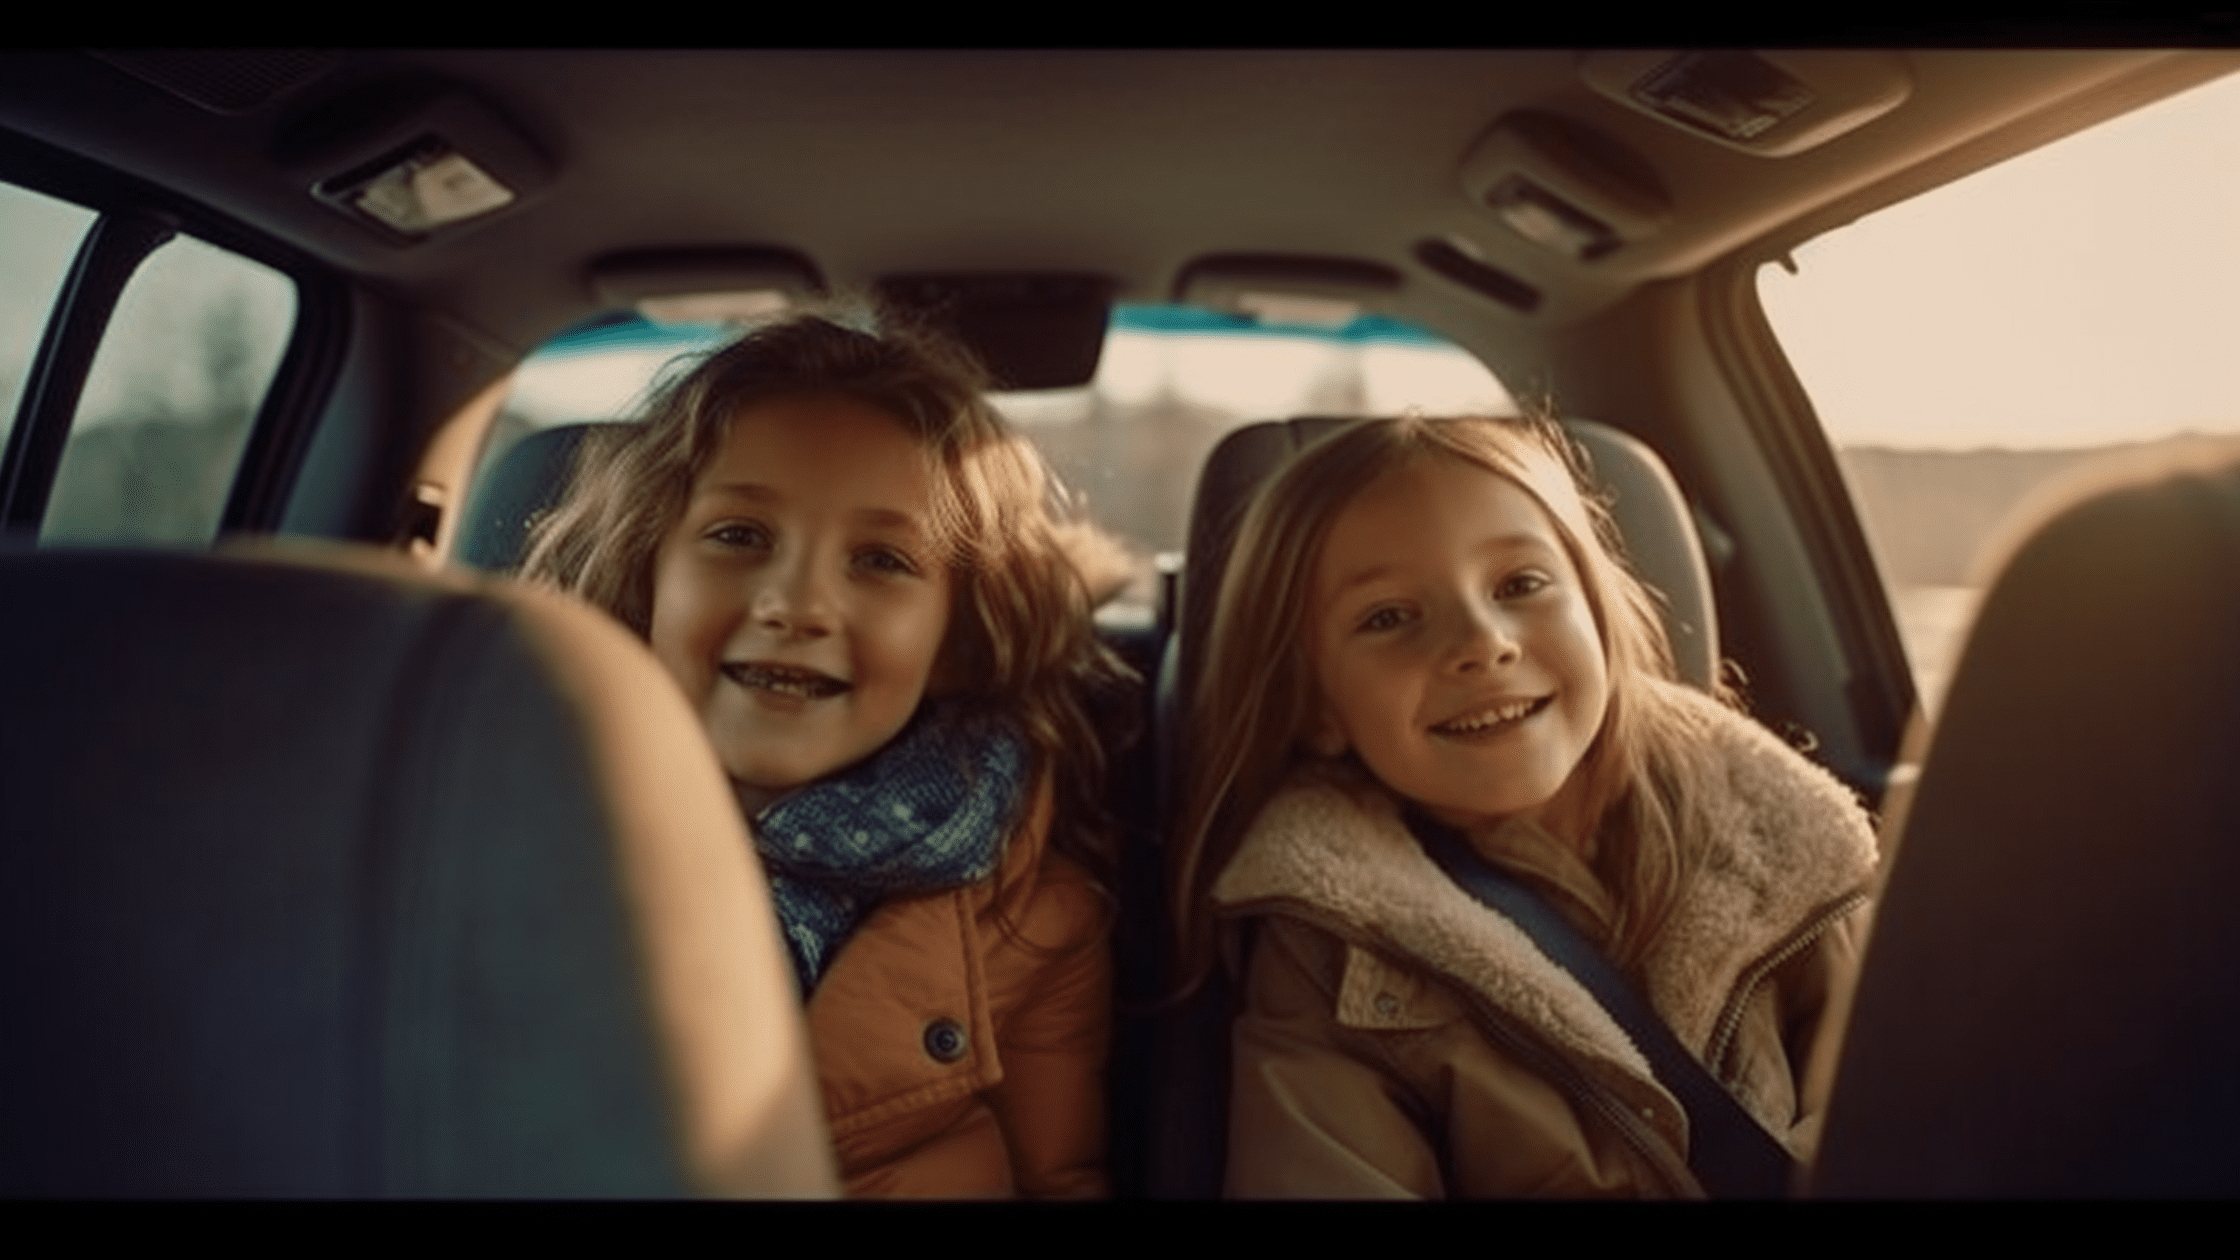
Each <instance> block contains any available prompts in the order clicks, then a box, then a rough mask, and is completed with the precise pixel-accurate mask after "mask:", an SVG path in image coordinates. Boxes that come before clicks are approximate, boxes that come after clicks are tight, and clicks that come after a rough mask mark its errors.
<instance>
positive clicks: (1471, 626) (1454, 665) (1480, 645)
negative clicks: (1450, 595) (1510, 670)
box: [1447, 608, 1524, 674]
mask: <svg viewBox="0 0 2240 1260" xmlns="http://www.w3.org/2000/svg"><path fill="white" fill-rule="evenodd" d="M1523 654H1524V650H1523V648H1521V647H1520V646H1518V643H1517V635H1516V627H1515V626H1513V625H1511V624H1510V623H1509V617H1508V615H1507V614H1506V613H1504V612H1503V611H1502V610H1501V609H1499V608H1471V609H1467V610H1466V611H1464V612H1463V614H1462V624H1461V627H1460V632H1459V635H1458V637H1457V641H1456V643H1455V646H1454V649H1453V651H1452V652H1450V653H1449V655H1448V658H1447V668H1449V669H1450V670H1453V671H1454V672H1456V673H1462V674H1472V673H1480V672H1483V671H1485V670H1489V669H1497V668H1500V667H1502V666H1505V665H1513V664H1515V663H1516V661H1517V658H1518V657H1520V656H1522V655H1523Z"/></svg>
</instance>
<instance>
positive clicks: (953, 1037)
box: [925, 1018, 967, 1063]
mask: <svg viewBox="0 0 2240 1260" xmlns="http://www.w3.org/2000/svg"><path fill="white" fill-rule="evenodd" d="M966 1044H967V1041H966V1038H965V1035H964V1025H962V1024H959V1023H958V1022H957V1021H955V1020H953V1019H947V1018H943V1019H937V1020H935V1021H933V1022H932V1023H930V1024H927V1025H926V1034H925V1046H926V1053H927V1054H929V1055H932V1056H933V1061H934V1062H936V1063H955V1062H956V1061H957V1060H959V1059H961V1058H963V1057H964V1052H965V1047H966Z"/></svg>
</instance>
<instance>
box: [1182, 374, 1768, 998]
mask: <svg viewBox="0 0 2240 1260" xmlns="http://www.w3.org/2000/svg"><path fill="white" fill-rule="evenodd" d="M1420 459H1453V460H1460V461H1462V462H1464V463H1467V464H1471V465H1474V466H1476V467H1479V468H1482V469H1485V470H1486V471H1487V472H1490V473H1493V474H1494V475H1496V476H1499V477H1503V478H1506V479H1507V480H1509V481H1511V482H1513V483H1515V484H1516V485H1518V486H1519V487H1521V488H1523V490H1524V491H1525V493H1527V494H1529V495H1530V496H1532V499H1533V501H1534V502H1536V503H1537V504H1539V506H1540V508H1541V510H1542V511H1544V512H1545V513H1547V516H1548V519H1549V521H1550V522H1551V523H1552V524H1553V525H1554V526H1555V529H1556V533H1557V534H1558V536H1559V537H1560V538H1561V540H1562V543H1563V546H1564V549H1565V550H1566V551H1567V552H1568V553H1569V555H1570V559H1571V562H1572V564H1573V565H1574V566H1575V567H1576V568H1577V570H1578V572H1579V575H1580V579H1581V582H1582V585H1583V586H1584V588H1585V594H1586V599H1587V603H1588V605H1589V607H1590V608H1591V609H1592V611H1593V613H1594V620H1595V626H1596V628H1597V630H1598V631H1599V632H1600V635H1601V639H1602V649H1603V656H1604V661H1605V663H1606V665H1607V667H1608V671H1609V679H1610V697H1609V704H1608V708H1607V709H1606V710H1605V712H1604V715H1603V721H1602V728H1601V730H1600V732H1599V733H1598V734H1597V735H1596V737H1595V739H1594V741H1593V742H1592V743H1591V744H1590V745H1589V747H1588V749H1587V752H1586V755H1585V756H1584V758H1582V760H1581V761H1580V763H1579V765H1578V767H1577V768H1576V769H1575V770H1574V771H1573V773H1574V774H1576V775H1584V776H1585V782H1584V785H1583V786H1584V791H1583V793H1582V797H1583V801H1584V810H1583V817H1584V818H1585V820H1586V825H1587V827H1588V828H1589V829H1590V832H1591V834H1592V835H1594V837H1595V839H1596V845H1595V858H1594V865H1595V868H1596V874H1597V875H1598V876H1599V877H1600V878H1601V879H1602V881H1603V882H1604V884H1605V885H1606V886H1608V887H1609V888H1610V890H1611V891H1612V893H1613V894H1614V900H1615V901H1616V902H1617V905H1618V916H1617V919H1616V922H1615V923H1614V925H1613V929H1612V939H1610V940H1607V941H1604V942H1601V944H1602V945H1603V947H1604V948H1605V949H1606V950H1607V951H1608V952H1609V954H1610V956H1611V957H1612V959H1613V961H1615V962H1616V963H1617V964H1618V965H1619V966H1620V967H1621V968H1624V969H1625V970H1627V971H1629V972H1637V971H1638V969H1639V967H1640V964H1641V962H1642V960H1643V959H1644V958H1645V957H1647V955H1648V954H1649V953H1650V952H1651V951H1652V950H1653V948H1654V947H1655V944H1656V939H1657V935H1658V933H1659V932H1660V931H1661V930H1662V929H1663V927H1664V924H1665V922H1666V920H1667V919H1668V918H1669V916H1670V913H1671V910H1672V906H1673V903H1674V902H1675V900H1676V899H1677V898H1678V896H1679V893H1680V891H1681V890H1682V889H1683V887H1685V885H1686V883H1687V881H1688V880H1689V879H1690V878H1691V877H1692V874H1693V872H1694V869H1695V867H1696V865H1697V858H1698V852H1699V849H1700V847H1701V839H1702V837H1704V836H1705V835H1706V834H1707V832H1706V829H1707V826H1708V824H1707V823H1706V821H1705V820H1704V819H1703V817H1702V816H1701V813H1700V806H1699V805H1698V804H1697V799H1698V796H1699V794H1698V793H1695V792H1692V791H1690V790H1688V789H1689V786H1690V785H1693V784H1698V783H1702V782H1704V781H1706V776H1708V775H1712V774H1715V773H1717V770H1718V768H1717V766H1716V765H1714V764H1710V763H1709V762H1708V760H1707V757H1706V754H1704V752H1703V751H1702V749H1703V747H1704V743H1703V741H1702V739H1701V738H1700V731H1701V728H1702V719H1701V716H1700V714H1699V713H1698V712H1697V711H1696V710H1695V709H1693V708H1691V707H1690V706H1688V705H1686V704H1684V703H1682V702H1681V699H1680V695H1681V688H1682V684H1680V683H1679V682H1678V681H1676V677H1675V674H1674V671H1673V664H1672V649H1671V645H1670V643H1669V641H1668V640H1667V638H1666V635H1665V630H1664V623H1663V621H1662V620H1661V618H1660V616H1659V614H1658V609H1657V601H1656V597H1655V596H1654V595H1653V594H1652V593H1651V592H1650V590H1649V588H1648V587H1647V586H1645V585H1644V584H1643V583H1642V582H1641V580H1640V579H1639V578H1638V577H1636V576H1635V575H1634V573H1633V571H1632V570H1631V569H1630V568H1629V567H1628V565H1627V563H1626V561H1625V557H1624V548H1623V545H1622V543H1621V542H1620V540H1619V537H1618V532H1617V527H1616V526H1615V525H1614V524H1613V523H1612V521H1611V519H1610V515H1609V512H1608V511H1607V509H1606V508H1605V507H1604V505H1603V504H1602V503H1601V501H1600V500H1598V499H1596V498H1595V497H1593V496H1592V495H1590V494H1588V493H1587V492H1585V491H1584V490H1583V489H1582V488H1581V487H1582V484H1583V480H1584V479H1583V476H1582V473H1583V470H1584V459H1583V457H1582V456H1581V455H1580V454H1579V453H1578V452H1577V450H1576V448H1575V447H1574V446H1573V445H1572V443H1571V441H1570V439H1569V438H1568V437H1567V436H1566V435H1565V434H1564V433H1563V430H1562V428H1561V427H1560V426H1559V425H1557V424H1555V423H1553V422H1552V421H1548V420H1543V419H1537V418H1523V419H1516V418H1493V417H1463V418H1446V419H1435V418H1428V417H1423V416H1403V417H1401V418H1398V419H1385V420H1365V421H1362V422H1361V423H1359V424H1355V425H1352V426H1349V427H1348V428H1346V429H1343V430H1341V431H1339V432H1337V433H1335V434H1332V435H1331V436H1329V437H1327V438H1325V439H1323V440H1322V441H1320V442H1318V443H1316V444H1315V445H1314V446H1312V447H1309V448H1308V449H1307V450H1306V451H1304V452H1302V453H1301V454H1300V455H1299V456H1298V457H1297V458H1296V459H1294V460H1292V461H1291V463H1290V464H1289V465H1288V466H1286V467H1285V468H1284V469H1283V470H1282V471H1281V472H1280V473H1279V474H1278V475H1277V476H1276V477H1275V478H1274V479H1273V480H1272V481H1271V482H1270V483H1269V484H1268V485H1267V486H1266V487H1265V488H1263V489H1262V490H1261V492H1260V494H1259V495H1258V496H1257V497H1256V498H1255V499H1254V500H1253V503H1252V505H1251V507H1250V508H1249V509H1248V510H1247V512H1246V514H1245V517H1244V521H1243V523H1242V524H1241V525H1240V526H1239V529H1238V533H1237V540H1236V544H1235V547H1234V550H1233V551H1232V552H1231V555H1230V558H1229V564H1228V568H1227V573H1226V575H1225V577H1224V579H1223V581H1222V584H1221V590H1220V593H1219V595H1218V602H1217V604H1216V608H1215V612H1214V620H1213V629H1212V633H1211V634H1210V636H1209V638H1208V645H1207V650H1206V654H1205V660H1204V661H1203V662H1202V663H1201V664H1200V667H1199V668H1198V670H1197V671H1196V675H1195V683H1196V685H1195V687H1194V693H1195V694H1194V695H1193V697H1192V699H1191V704H1190V722H1189V726H1188V730H1189V733H1190V735H1189V748H1188V749H1187V750H1186V752H1185V761H1184V764H1185V765H1186V766H1187V767H1188V771H1187V775H1188V777H1187V780H1186V790H1185V795H1184V806H1183V812H1182V816H1181V819H1180V822H1179V827H1178V829H1177V831H1176V833H1175V834H1176V837H1177V842H1176V844H1175V847H1174V851H1173V855H1172V869H1171V871H1170V877H1171V883H1172V889H1173V895H1174V897H1175V899H1176V916H1175V917H1176V923H1177V930H1178V934H1179V937H1180V939H1179V941H1178V950H1177V960H1178V974H1177V982H1178V987H1179V988H1180V989H1182V990H1183V991H1187V990H1189V989H1191V988H1195V987H1196V986H1197V984H1199V983H1200V982H1202V981H1203V980H1204V978H1205V977H1206V975H1207V973H1208V971H1209V970H1210V969H1211V967H1212V962H1213V940H1212V937H1213V933H1212V921H1211V920H1212V915H1211V909H1212V907H1211V899H1210V889H1211V887H1212V884H1213V881H1214V879H1215V877H1217V876H1218V875H1219V874H1220V872H1221V870H1222V868H1223V867H1225V866H1226V865H1227V864H1228V862H1229V860H1230V859H1231V858H1232V857H1233V856H1235V854H1236V850H1237V845H1238V843H1239V841H1240V840H1242V838H1243V835H1244V832H1245V829H1246V828H1247V827H1249V826H1250V825H1251V823H1252V820H1253V819H1254V818H1255V817H1256V816H1257V815H1258V814H1259V812H1260V810H1261V809H1262V808H1263V807H1264V806H1265V805H1266V804H1267V803H1268V800H1269V799H1270V798H1271V797H1273V796H1274V795H1275V793H1276V791H1277V789H1278V788H1280V787H1281V786H1282V784H1283V782H1284V780H1285V779H1286V778H1287V777H1288V776H1289V775H1290V774H1291V773H1292V771H1293V770H1294V769H1295V768H1296V767H1297V766H1299V765H1300V764H1301V763H1303V762H1305V761H1307V760H1309V759H1311V758H1313V757H1314V756H1315V754H1314V753H1312V752H1311V751H1309V750H1308V749H1307V747H1306V741H1307V739H1308V737H1309V735H1310V733H1311V732H1312V730H1313V727H1314V721H1315V717H1316V714H1317V713H1318V712H1319V711H1320V701H1319V698H1318V697H1317V695H1316V691H1315V684H1314V678H1315V671H1314V662H1313V660H1312V659H1311V658H1310V650H1311V649H1310V643H1311V638H1310V636H1309V635H1308V633H1307V630H1306V627H1307V624H1308V618H1309V616H1310V615H1311V613H1312V611H1313V610H1312V608H1311V606H1310V605H1311V601H1312V599H1313V586H1314V575H1315V569H1316V566H1317V565H1318V564H1319V563H1320V560H1321V556H1322V548H1323V543H1324V541H1325V540H1326V539H1327V538H1328V537H1329V534H1330V530H1331V527H1332V526H1333V525H1334V524H1335V523H1336V521H1337V519H1338V517H1339V515H1340V514H1341V513H1342V512H1344V510H1345V508H1346V506H1347V505H1348V504H1350V503H1352V502H1353V500H1354V499H1355V497H1356V496H1358V495H1359V494H1360V493H1361V492H1362V491H1363V490H1365V489H1367V488H1368V487H1369V486H1370V485H1371V484H1373V483H1375V482H1376V481H1378V480H1379V479H1381V478H1383V477H1385V476H1386V475H1388V474H1389V473H1392V472H1394V471H1396V470H1398V469H1400V468H1402V467H1403V466H1405V465H1407V464H1408V463H1410V462H1411V461H1415V460H1420ZM1721 698H1722V699H1725V698H1727V697H1725V696H1724V695H1722V697H1721Z"/></svg>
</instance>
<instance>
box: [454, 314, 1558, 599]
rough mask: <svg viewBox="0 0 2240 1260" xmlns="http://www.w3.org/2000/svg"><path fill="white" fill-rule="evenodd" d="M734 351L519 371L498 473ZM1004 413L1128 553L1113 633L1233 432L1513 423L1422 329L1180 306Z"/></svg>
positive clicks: (599, 351)
mask: <svg viewBox="0 0 2240 1260" xmlns="http://www.w3.org/2000/svg"><path fill="white" fill-rule="evenodd" d="M732 335H733V334H732V333H730V332H728V331H727V330H724V329H721V328H715V327H707V326H698V327H690V328H662V327H656V326H655V325H652V324H649V323H647V322H645V321H643V320H640V319H636V318H634V317H617V318H610V319H608V320H604V321H601V322H599V323H597V324H594V325H591V326H586V327H584V328H581V329H578V330H576V331H574V332H571V333H568V334H565V335H563V336H561V337H559V338H557V339H555V340H554V341H553V342H552V343H551V344H550V345H547V346H546V347H544V348H543V349H540V350H539V351H537V352H536V353H535V354H533V355H531V356H530V357H529V358H528V359H527V360H526V361H525V362H524V363H523V364H522V365H521V368H520V370H519V372H518V373H517V374H516V376H515V380H514V387H513V393H512V396H511V397H510V398H509V399H508V401H507V403H506V406H505V409H504V410H503V411H502V412H500V414H499V420H498V424H497V427H496V429H495V430H494V431H493V434H492V439H491V442H490V445H489V457H490V458H494V457H497V456H499V455H501V454H502V453H503V451H504V450H505V449H507V448H508V447H510V446H511V445H512V443H513V442H514V441H517V440H518V439H519V438H520V437H521V436H522V435H523V434H525V433H527V432H528V431H530V430H532V429H537V428H543V427H547V426H550V425H556V424H564V423H570V422H574V421H580V420H597V419H611V418H616V417H627V416H631V415H633V414H635V412H636V410H637V407H638V404H639V403H640V402H641V401H642V400H643V398H644V395H645V393H646V390H647V388H648V386H649V385H650V384H651V382H652V381H653V380H654V378H655V375H656V374H657V373H658V372H659V371H660V370H661V368H662V367H663V365H665V364H667V363H668V362H669V361H670V360H672V359H673V358H674V357H676V356H677V355H678V354H680V353H686V352H690V351H692V350H696V349H705V348H707V347H709V346H713V345H716V344H720V343H721V342H722V341H724V340H726V339H727V338H728V337H730V336H732ZM994 401H995V404H996V406H997V408H998V410H1000V411H1002V412H1003V413H1004V415H1005V417H1006V418H1008V419H1009V420H1010V421H1011V422H1012V423H1013V424H1014V425H1015V426H1017V428H1018V429H1019V431H1020V432H1022V433H1023V434H1025V435H1026V436H1027V437H1028V438H1029V439H1030V440H1031V441H1033V442H1034V443H1035V444H1036V446H1037V447H1038V448H1039V449H1040V450H1041V451H1042V453H1043V455H1044V458H1046V459H1047V460H1048V461H1049V463H1050V465H1051V467H1052V468H1053V469H1054V470H1055V471H1056V472H1057V474H1058V476H1059V477H1060V478H1061V479H1062V480H1063V481H1064V482H1065V483H1066V485H1067V486H1068V487H1069V488H1070V489H1072V490H1073V491H1074V492H1076V493H1077V494H1078V495H1079V496H1080V497H1081V498H1082V500H1083V504H1084V506H1085V508H1086V509H1087V511H1088V513H1089V515H1090V516H1091V517H1092V518H1093V519H1094V520H1095V521H1096V522H1097V524H1098V525H1099V526H1101V527H1102V528H1103V529H1104V530H1106V531H1107V532H1109V533H1111V534H1113V535H1114V536H1116V537H1117V538H1118V539H1119V540H1120V541H1121V542H1122V543H1123V544H1124V545H1125V546H1126V548H1127V549H1128V551H1129V553H1130V558H1131V561H1132V564H1133V572H1134V579H1133V581H1132V582H1131V584H1130V585H1129V587H1128V589H1127V590H1126V592H1124V593H1123V595H1122V596H1121V597H1120V598H1119V599H1117V600H1116V601H1114V604H1113V605H1112V606H1110V607H1109V608H1108V609H1107V610H1106V611H1105V613H1104V614H1102V615H1103V616H1105V617H1106V619H1107V620H1126V619H1129V618H1141V617H1146V616H1148V615H1149V613H1150V610H1151V608H1152V607H1153V603H1154V600H1155V595H1156V577H1155V566H1154V558H1155V557H1156V556H1157V555H1159V554H1160V553H1163V552H1175V551H1179V550H1180V549H1181V548H1182V545H1183V541H1184V538H1185V536H1186V535H1187V534H1188V532H1189V512H1190V494H1191V492H1192V490H1193V488H1194V487H1195V486H1196V484H1197V479H1198V469H1199V467H1200V466H1201V465H1202V464H1203V463H1204V462H1205V457H1206V453H1207V452H1208V451H1210V450H1211V449H1212V448H1213V445H1214V443H1216V442H1218V441H1219V440H1220V438H1221V435H1222V434H1224V433H1226V432H1228V431H1229V430H1230V429H1233V428H1236V427H1237V426H1239V425H1242V424H1246V423H1250V422H1252V421H1255V420H1269V419H1278V418H1282V417H1286V416H1294V415H1384V414H1393V413H1397V412H1399V411H1402V410H1405V409H1407V408H1410V407H1414V408H1419V409H1421V410H1424V411H1427V412H1432V413H1450V414H1451V413H1461V412H1481V413H1482V412H1498V413H1506V412H1509V411H1512V410H1513V409H1514V404H1513V403H1512V402H1511V400H1510V396H1509V393H1508V391H1507V390H1505V389H1503V388H1502V386H1501V383H1500V382H1499V381H1497V380H1495V379H1494V377H1493V374H1492V373H1491V372H1489V371H1487V370H1486V367H1485V365H1484V364H1482V363H1480V362H1479V361H1478V360H1477V359H1476V358H1474V357H1472V356H1471V355H1470V354H1469V353H1467V352H1466V351H1464V350H1462V349H1460V348H1458V347H1456V346H1454V345H1452V344H1450V343H1448V342H1446V341H1444V340H1442V339H1440V338H1438V337H1436V336H1434V335H1432V334H1430V333H1427V332H1424V331H1423V330H1421V329H1418V328H1415V327H1413V326H1411V325H1407V324H1402V323H1399V322H1397V321H1394V320H1390V319H1383V318H1379V317H1373V316H1368V317H1362V318H1358V319H1355V320H1354V321H1352V322H1351V323H1349V324H1346V325H1343V326H1341V327H1336V328H1309V327H1295V326H1275V327H1270V326H1266V325H1262V324H1259V323H1256V322H1254V321H1251V320H1249V319H1244V318H1241V317H1236V316H1227V315H1218V314H1213V313H1210V312H1205V311H1198V310H1193V309H1190V308H1185V307H1168V306H1121V307H1118V308H1116V309H1115V310H1114V313H1113V320H1112V326H1111V330H1110V331H1109V332H1108V333H1107V334H1106V340H1105V349H1104V356H1103V358H1102V359H1101V360H1100V362H1099V364H1098V368H1097V377H1096V380H1094V381H1093V382H1091V383H1090V384H1089V385H1088V386H1086V387H1084V388H1081V389H1070V390H1046V391H1036V392H1031V393H1003V394H997V395H995V399H994Z"/></svg>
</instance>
